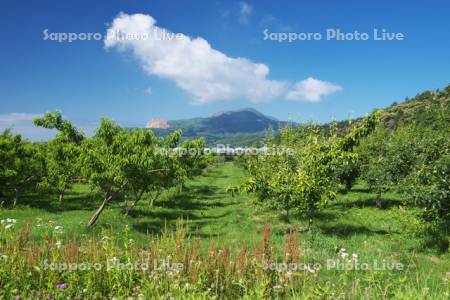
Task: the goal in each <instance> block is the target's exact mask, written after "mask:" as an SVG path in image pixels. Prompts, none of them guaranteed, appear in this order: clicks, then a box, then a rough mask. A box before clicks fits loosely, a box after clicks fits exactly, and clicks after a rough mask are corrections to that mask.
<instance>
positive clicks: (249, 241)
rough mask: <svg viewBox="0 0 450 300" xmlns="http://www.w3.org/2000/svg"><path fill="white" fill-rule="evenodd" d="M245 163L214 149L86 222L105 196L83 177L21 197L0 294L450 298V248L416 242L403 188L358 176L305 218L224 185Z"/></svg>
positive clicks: (9, 227) (6, 240) (5, 212)
mask: <svg viewBox="0 0 450 300" xmlns="http://www.w3.org/2000/svg"><path fill="white" fill-rule="evenodd" d="M245 172H246V171H245V170H244V169H243V168H242V167H241V166H240V165H239V164H237V163H235V162H233V161H223V160H216V161H215V162H214V163H213V164H211V165H210V166H208V167H207V168H206V169H205V170H204V171H203V174H202V175H200V176H195V177H193V178H192V179H190V180H188V181H187V182H186V183H185V184H184V187H183V190H182V191H180V190H179V188H178V187H174V188H171V189H168V190H166V191H165V192H164V193H163V195H162V196H161V197H160V199H158V200H157V201H155V203H153V206H151V205H150V203H149V201H146V200H145V199H144V201H141V202H139V203H138V204H137V205H136V207H135V208H134V209H133V210H132V211H131V212H130V214H129V215H128V216H126V215H124V213H123V201H112V202H111V203H110V205H109V206H108V208H106V209H105V211H104V213H103V215H102V218H101V219H99V221H98V223H97V224H96V225H95V226H93V227H87V226H86V224H87V222H88V220H89V218H90V216H91V214H92V211H93V210H95V209H96V207H97V206H98V203H99V202H100V199H101V198H99V197H98V196H97V195H96V194H95V193H91V192H90V189H89V187H88V186H87V185H82V184H77V185H75V187H74V188H73V189H72V190H71V191H70V192H68V193H67V194H66V196H65V198H64V200H63V201H62V202H59V201H58V200H57V197H56V196H55V195H51V194H49V195H42V194H36V195H34V194H30V195H28V196H24V197H23V199H21V202H20V204H19V205H18V206H16V207H14V208H11V207H5V208H2V209H0V219H1V220H2V226H1V227H0V228H1V229H0V255H1V258H0V260H1V262H0V298H1V299H11V298H15V299H28V298H31V299H38V298H52V299H105V298H107V299H123V298H128V297H131V298H130V299H151V298H160V299H230V298H244V299H262V298H273V299H375V298H376V299H448V297H449V280H450V273H449V270H450V255H449V253H448V252H444V253H440V252H439V251H437V250H435V249H433V248H430V249H428V248H423V247H422V246H421V242H420V238H419V237H416V231H417V230H416V229H417V227H419V226H420V222H419V221H418V219H417V217H416V214H415V212H414V209H406V208H405V207H404V206H403V201H402V200H403V198H402V197H404V196H403V195H401V194H396V193H385V194H383V197H382V207H381V208H377V207H376V205H375V194H374V193H372V192H370V191H369V189H368V188H367V185H366V184H365V183H364V182H363V181H358V182H357V183H356V184H355V185H354V186H353V188H352V189H351V190H350V191H349V192H345V193H344V192H342V193H339V194H338V196H337V197H336V199H335V200H334V201H333V202H332V203H330V205H328V206H327V207H325V208H324V209H322V210H321V211H320V212H319V213H318V215H317V216H316V218H315V220H314V224H313V227H312V228H309V229H308V226H307V225H308V221H307V220H306V219H305V218H304V217H302V216H300V215H296V214H295V213H294V214H293V215H292V216H291V217H290V219H289V221H287V220H286V219H285V218H284V217H283V214H282V213H281V212H280V211H276V210H275V211H274V210H269V209H265V208H263V207H260V206H255V205H254V201H255V198H254V197H255V196H254V195H253V194H248V193H230V191H229V190H227V187H229V186H235V185H239V184H240V183H241V182H242V181H243V180H244V178H245V176H246V174H245ZM55 197H56V198H55ZM95 263H97V264H98V265H97V266H98V269H95V268H94V267H93V266H94V265H95ZM83 264H84V265H83ZM127 264H129V265H127ZM80 265H81V266H83V267H84V269H81V268H80ZM106 266H110V268H109V269H108V268H107V267H106ZM127 266H128V267H127ZM143 266H145V268H144V267H143ZM70 268H71V269H70Z"/></svg>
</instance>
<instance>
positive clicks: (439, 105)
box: [148, 85, 450, 146]
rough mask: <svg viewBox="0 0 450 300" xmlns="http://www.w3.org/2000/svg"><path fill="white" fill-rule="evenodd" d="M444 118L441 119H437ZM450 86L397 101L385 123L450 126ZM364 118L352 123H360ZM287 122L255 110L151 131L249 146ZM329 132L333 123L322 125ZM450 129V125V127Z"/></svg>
mask: <svg viewBox="0 0 450 300" xmlns="http://www.w3.org/2000/svg"><path fill="white" fill-rule="evenodd" d="M437 116H441V117H437ZM449 118H450V85H449V86H447V87H446V88H444V89H443V90H442V91H439V90H437V91H426V92H423V93H420V94H418V95H416V96H415V97H414V98H411V99H409V98H407V99H406V100H405V101H404V102H401V103H396V102H394V103H393V104H392V105H390V106H389V107H387V108H384V109H382V117H381V119H382V122H383V123H384V124H385V126H386V127H387V128H389V129H391V130H394V129H395V128H397V127H398V126H403V125H410V124H416V125H418V126H424V127H431V128H433V126H437V122H446V123H447V124H450V119H449ZM361 120H362V117H361V118H357V119H355V120H352V123H355V122H359V121H361ZM287 123H288V122H286V121H279V120H277V119H275V118H273V117H269V116H266V115H264V114H262V113H260V112H259V111H257V110H255V109H253V108H246V109H240V110H234V111H226V112H220V113H216V114H214V115H212V116H211V117H205V118H192V119H185V120H174V121H166V120H162V119H154V120H151V121H149V123H148V128H152V126H154V127H158V128H152V130H153V131H154V132H155V133H156V134H157V135H165V134H167V133H169V132H172V131H174V130H176V129H182V130H183V138H196V137H200V136H202V137H205V139H206V141H207V143H208V144H209V145H215V144H229V145H231V146H249V145H255V144H259V143H261V141H262V140H263V138H264V136H265V134H266V132H267V130H268V129H269V128H272V129H273V130H274V131H275V132H276V131H278V130H279V129H280V128H282V127H284V126H285V125H286V124H287ZM322 126H323V129H324V130H327V129H328V128H329V126H330V124H329V123H328V124H323V125H322ZM338 127H339V128H340V130H341V132H346V131H347V130H349V121H348V120H343V121H340V122H338ZM449 127H450V126H449Z"/></svg>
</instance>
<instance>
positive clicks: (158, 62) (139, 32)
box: [105, 13, 285, 104]
mask: <svg viewBox="0 0 450 300" xmlns="http://www.w3.org/2000/svg"><path fill="white" fill-rule="evenodd" d="M155 23H156V21H155V19H153V18H152V17H151V16H149V15H143V14H134V15H127V14H123V13H122V14H120V15H119V16H118V17H117V18H116V19H114V21H113V23H112V25H111V27H110V28H109V30H110V31H111V32H116V33H120V34H121V35H123V36H125V35H129V36H130V35H134V36H137V37H139V36H144V37H145V36H146V37H147V38H145V39H139V38H128V39H124V38H110V39H106V40H105V47H106V48H116V49H118V50H119V51H125V50H131V51H132V52H133V54H134V56H135V57H136V58H137V59H138V60H139V61H140V62H141V65H142V67H143V68H144V70H145V71H146V72H147V73H148V74H150V75H157V76H159V77H162V78H167V79H171V80H174V81H175V82H176V84H177V85H178V86H179V87H180V88H182V89H183V90H185V91H187V92H188V93H190V94H191V95H193V96H194V99H193V102H194V103H197V104H200V103H207V102H213V101H218V100H232V99H236V98H247V99H250V100H251V101H255V102H257V101H264V100H271V99H274V98H276V97H278V96H280V95H281V94H282V93H283V91H284V90H285V83H284V82H281V81H274V80H269V79H268V78H267V75H268V74H269V68H268V67H267V66H266V65H265V64H258V63H254V62H252V61H251V60H249V59H246V58H241V57H239V58H231V57H229V56H227V55H225V54H224V53H222V52H220V51H217V50H215V49H213V48H211V46H210V44H209V43H208V42H207V41H206V40H204V39H203V38H190V37H188V36H186V35H184V34H181V33H179V34H178V38H175V37H173V36H172V38H170V39H169V38H168V36H169V35H170V34H172V33H171V32H170V31H168V30H166V29H164V28H161V27H158V26H155Z"/></svg>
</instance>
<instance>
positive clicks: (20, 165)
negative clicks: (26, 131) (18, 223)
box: [0, 130, 43, 206]
mask: <svg viewBox="0 0 450 300" xmlns="http://www.w3.org/2000/svg"><path fill="white" fill-rule="evenodd" d="M39 148H40V146H39V145H37V144H33V143H30V142H28V141H25V140H23V139H22V137H21V136H20V135H18V134H12V133H11V131H10V130H5V131H4V132H3V133H2V134H1V135H0V162H1V164H0V191H1V193H2V194H4V195H6V196H8V197H10V198H13V205H14V206H15V205H16V204H17V202H18V201H19V198H20V196H21V194H22V193H24V192H27V191H30V190H34V189H35V188H36V183H37V182H38V180H39V178H40V175H41V174H42V170H43V160H42V158H41V153H40V151H39Z"/></svg>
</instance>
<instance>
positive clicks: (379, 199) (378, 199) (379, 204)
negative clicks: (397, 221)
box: [375, 191, 381, 208]
mask: <svg viewBox="0 0 450 300" xmlns="http://www.w3.org/2000/svg"><path fill="white" fill-rule="evenodd" d="M375 201H376V204H377V208H381V192H380V191H378V192H377V198H376V200H375Z"/></svg>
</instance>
